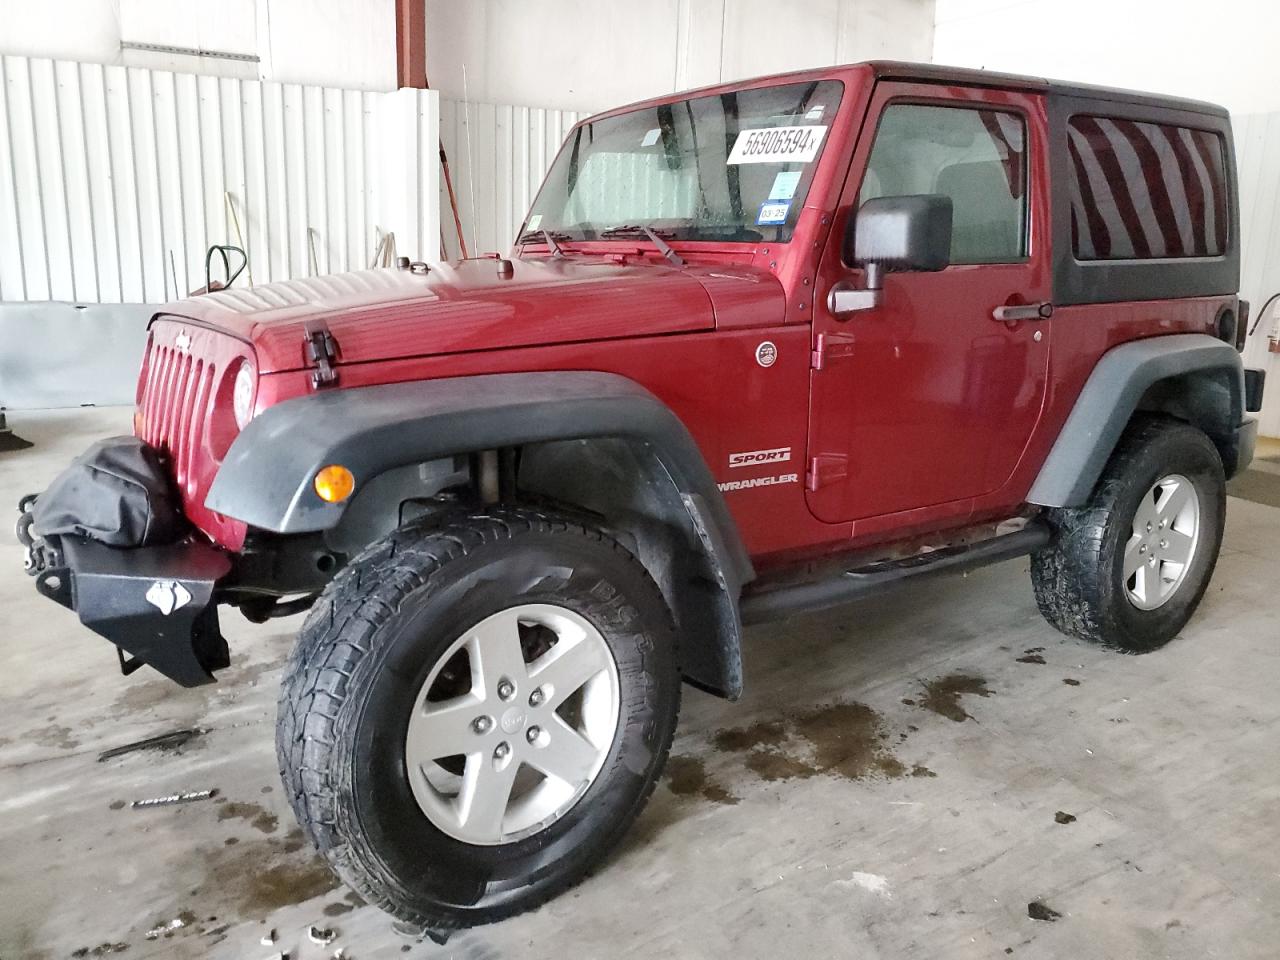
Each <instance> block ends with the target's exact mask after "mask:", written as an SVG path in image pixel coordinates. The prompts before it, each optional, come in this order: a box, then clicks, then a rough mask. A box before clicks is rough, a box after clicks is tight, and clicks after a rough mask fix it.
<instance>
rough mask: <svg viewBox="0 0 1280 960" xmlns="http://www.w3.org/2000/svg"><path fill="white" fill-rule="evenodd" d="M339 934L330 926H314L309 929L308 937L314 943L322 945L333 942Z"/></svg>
mask: <svg viewBox="0 0 1280 960" xmlns="http://www.w3.org/2000/svg"><path fill="white" fill-rule="evenodd" d="M337 935H338V934H337V931H335V930H332V929H330V928H328V927H312V928H311V929H310V930H308V931H307V938H308V939H309V940H310V941H311V942H312V943H314V944H317V945H318V946H321V947H323V946H327V945H328V944H331V943H333V941H334V938H335V937H337Z"/></svg>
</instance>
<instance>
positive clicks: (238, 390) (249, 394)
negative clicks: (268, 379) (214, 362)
mask: <svg viewBox="0 0 1280 960" xmlns="http://www.w3.org/2000/svg"><path fill="white" fill-rule="evenodd" d="M257 389H258V371H257V370H255V369H254V368H253V361H251V360H245V361H244V362H243V363H241V364H240V369H239V370H237V371H236V384H235V389H234V390H232V392H231V409H232V411H233V412H234V413H235V416H236V426H237V427H239V428H240V429H241V430H243V429H244V428H245V427H246V426H248V425H249V421H250V420H252V419H253V395H254V393H255V392H256V391H257ZM224 409H225V408H224Z"/></svg>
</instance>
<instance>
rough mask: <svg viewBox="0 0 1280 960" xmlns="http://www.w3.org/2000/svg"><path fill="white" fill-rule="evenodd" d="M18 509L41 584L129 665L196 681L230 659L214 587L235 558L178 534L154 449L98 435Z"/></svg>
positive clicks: (177, 518)
mask: <svg viewBox="0 0 1280 960" xmlns="http://www.w3.org/2000/svg"><path fill="white" fill-rule="evenodd" d="M18 510H19V513H20V515H21V516H20V519H19V521H18V538H19V539H20V540H22V542H23V543H24V544H25V545H26V546H27V558H28V559H27V566H28V569H29V571H30V572H31V573H32V574H34V575H35V577H36V589H37V590H39V592H40V593H42V594H44V595H45V596H47V597H49V598H50V599H52V600H56V601H58V602H59V603H61V604H62V605H63V606H65V607H68V608H70V609H72V610H74V611H75V612H76V613H77V614H79V615H80V621H81V622H82V623H83V624H84V625H85V626H86V627H88V628H89V629H90V630H93V631H94V632H95V633H98V634H100V635H102V636H104V637H106V638H107V639H108V640H110V641H111V642H112V643H114V644H115V645H116V646H117V647H118V648H119V649H120V651H121V655H120V663H121V666H122V668H123V669H124V672H125V673H130V672H132V671H133V670H134V669H136V668H137V667H138V666H141V665H142V664H144V663H145V664H148V665H149V666H152V667H154V668H155V669H156V670H159V671H160V672H161V673H163V674H164V675H165V676H167V677H170V678H171V679H173V680H176V681H177V682H178V683H180V684H182V685H183V686H184V687H193V686H196V685H197V684H201V683H209V682H210V681H212V680H213V675H212V673H211V671H213V670H217V669H221V668H222V667H225V666H227V660H228V657H227V644H226V641H225V640H223V639H222V635H221V633H219V631H218V611H217V605H216V604H215V603H214V599H213V593H214V588H215V586H216V585H217V582H218V581H219V580H220V579H222V578H223V577H225V576H226V575H227V574H228V573H229V572H230V570H231V560H230V558H229V557H228V556H227V554H225V553H224V552H222V551H220V550H218V549H216V548H215V547H213V546H211V545H209V544H208V543H206V542H204V541H201V540H195V539H187V540H182V541H179V542H176V543H175V542H174V541H175V540H177V539H178V533H179V531H181V530H182V529H183V528H184V527H185V526H186V522H185V519H184V518H183V516H182V514H181V513H180V512H179V510H178V508H177V498H176V496H174V493H173V490H172V486H171V481H170V479H169V476H168V474H167V472H166V470H165V468H164V466H163V462H162V459H161V457H160V455H159V454H158V453H157V452H156V451H155V450H153V449H152V448H150V447H148V446H146V445H145V444H143V443H142V442H141V441H139V440H137V439H136V438H134V437H112V438H110V439H108V440H102V441H99V442H98V443H95V444H94V445H93V446H92V447H90V448H89V449H88V450H86V451H85V452H84V453H83V454H82V455H81V456H79V457H77V458H76V460H75V461H74V462H73V463H72V464H71V465H70V466H69V467H68V468H67V469H66V470H64V471H63V472H62V473H61V474H60V475H59V476H58V477H57V479H55V480H54V482H53V483H52V484H51V485H50V487H49V489H48V490H47V491H45V492H44V493H43V494H41V495H40V496H39V497H24V498H23V500H22V501H21V503H20V504H19V506H18ZM125 654H130V655H131V656H132V658H133V659H130V660H126V659H125Z"/></svg>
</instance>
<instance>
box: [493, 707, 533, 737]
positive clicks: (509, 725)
mask: <svg viewBox="0 0 1280 960" xmlns="http://www.w3.org/2000/svg"><path fill="white" fill-rule="evenodd" d="M525 719H526V718H525V713H524V711H523V710H521V709H520V708H519V707H512V708H511V709H510V710H508V711H507V712H506V713H504V714H503V715H502V717H501V718H500V719H499V720H498V725H499V726H501V727H502V732H503V733H515V732H516V731H517V730H519V729H520V728H521V727H523V726H524V722H525Z"/></svg>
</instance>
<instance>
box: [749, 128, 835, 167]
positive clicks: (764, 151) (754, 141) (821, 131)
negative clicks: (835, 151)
mask: <svg viewBox="0 0 1280 960" xmlns="http://www.w3.org/2000/svg"><path fill="white" fill-rule="evenodd" d="M826 133H827V128H826V127H824V126H819V125H817V124H813V125H808V126H803V127H766V128H765V129H763V130H743V131H742V132H741V133H739V134H738V139H737V140H735V141H734V144H733V149H732V150H730V151H729V159H728V161H727V162H728V163H786V162H788V161H793V162H795V163H809V162H810V161H811V160H813V158H814V157H816V156H817V155H818V148H819V147H820V146H822V138H823V137H824V136H826Z"/></svg>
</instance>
